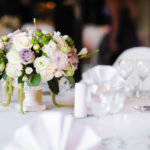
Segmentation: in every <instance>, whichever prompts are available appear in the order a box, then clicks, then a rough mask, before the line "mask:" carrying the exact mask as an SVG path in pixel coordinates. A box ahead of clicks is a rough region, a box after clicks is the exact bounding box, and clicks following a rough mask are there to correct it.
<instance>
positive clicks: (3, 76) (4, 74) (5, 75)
mask: <svg viewBox="0 0 150 150" xmlns="http://www.w3.org/2000/svg"><path fill="white" fill-rule="evenodd" d="M2 78H3V79H4V80H6V78H7V74H6V71H4V73H3V75H2Z"/></svg>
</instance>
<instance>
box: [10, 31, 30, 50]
mask: <svg viewBox="0 0 150 150" xmlns="http://www.w3.org/2000/svg"><path fill="white" fill-rule="evenodd" d="M12 43H13V48H15V49H16V50H18V51H20V50H22V49H23V48H26V49H30V48H31V47H32V37H31V36H28V35H27V33H26V32H22V33H19V34H16V35H15V36H14V37H13V41H12Z"/></svg>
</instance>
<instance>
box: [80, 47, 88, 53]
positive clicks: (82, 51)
mask: <svg viewBox="0 0 150 150" xmlns="http://www.w3.org/2000/svg"><path fill="white" fill-rule="evenodd" d="M87 53H88V50H87V48H82V49H81V51H80V52H79V53H78V55H86V54H87Z"/></svg>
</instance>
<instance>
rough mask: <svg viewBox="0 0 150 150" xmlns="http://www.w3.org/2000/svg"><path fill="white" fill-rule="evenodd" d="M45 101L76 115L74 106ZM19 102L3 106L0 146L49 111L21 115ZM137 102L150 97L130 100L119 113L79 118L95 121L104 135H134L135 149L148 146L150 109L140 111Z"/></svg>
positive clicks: (144, 102)
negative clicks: (22, 127)
mask: <svg viewBox="0 0 150 150" xmlns="http://www.w3.org/2000/svg"><path fill="white" fill-rule="evenodd" d="M44 103H45V104H46V105H47V106H48V110H46V111H59V112H63V113H65V114H72V115H73V108H56V107H54V106H52V104H51V103H50V101H47V100H46V101H44ZM15 105H16V104H15V103H11V104H10V106H8V107H6V108H4V107H2V106H1V107H0V150H3V148H4V147H5V146H6V145H7V144H8V142H9V141H10V140H11V139H12V137H13V134H14V132H15V131H16V130H17V129H18V128H19V127H21V126H23V125H24V124H27V123H29V122H30V121H33V119H34V118H35V117H36V116H37V115H39V114H41V113H44V112H45V111H43V112H28V113H25V114H24V115H21V114H19V113H18V112H17V111H16V109H15ZM135 105H150V100H148V99H147V100H134V99H130V100H127V101H126V104H125V107H124V109H123V110H122V111H121V112H120V113H118V114H115V115H107V116H105V117H101V118H96V117H87V118H82V119H79V120H80V121H82V122H84V123H87V124H89V125H91V126H92V127H93V128H94V129H95V130H96V132H98V134H99V135H100V136H101V137H102V138H104V139H107V138H110V137H124V138H128V139H130V138H131V139H132V140H130V141H132V144H133V145H134V147H133V149H134V150H148V148H149V144H150V112H147V113H142V112H138V111H136V110H134V109H133V108H132V106H135ZM134 139H136V142H137V140H138V139H139V141H140V143H139V142H138V143H139V144H140V145H138V144H136V142H135V141H134ZM145 143H147V145H146V144H145ZM130 144H131V143H130ZM140 146H141V147H140ZM140 148H141V149H140ZM133 149H132V150H133ZM126 150H129V149H126Z"/></svg>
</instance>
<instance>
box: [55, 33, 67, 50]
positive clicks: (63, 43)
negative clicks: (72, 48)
mask: <svg viewBox="0 0 150 150" xmlns="http://www.w3.org/2000/svg"><path fill="white" fill-rule="evenodd" d="M53 38H54V40H55V41H56V42H57V46H58V48H59V49H61V47H62V46H67V45H68V44H67V43H66V41H65V39H64V38H63V37H61V33H60V32H54V36H53Z"/></svg>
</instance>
